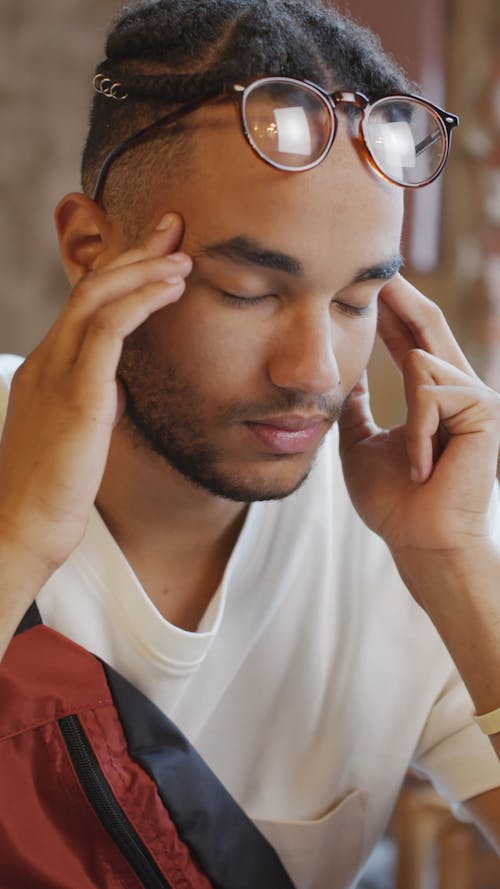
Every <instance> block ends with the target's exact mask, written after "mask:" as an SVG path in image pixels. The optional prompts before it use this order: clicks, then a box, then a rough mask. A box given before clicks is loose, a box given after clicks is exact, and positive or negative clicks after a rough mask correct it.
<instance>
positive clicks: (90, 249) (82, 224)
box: [55, 192, 111, 284]
mask: <svg viewBox="0 0 500 889" xmlns="http://www.w3.org/2000/svg"><path fill="white" fill-rule="evenodd" d="M55 223H56V228H57V234H58V238H59V248H60V251H61V258H62V262H63V265H64V268H65V270H66V274H67V276H68V278H69V281H70V282H71V284H76V282H77V281H79V280H80V278H81V277H83V275H85V274H87V272H90V271H91V270H92V269H94V268H96V266H97V265H98V264H99V261H100V259H101V257H102V255H103V253H104V252H105V251H106V250H107V248H108V246H109V244H108V242H109V240H110V238H111V226H110V221H109V218H108V216H107V215H106V213H105V212H104V211H103V210H102V209H101V208H100V207H99V206H98V205H97V204H96V203H95V202H94V201H91V200H90V198H88V197H86V196H85V195H84V194H80V193H78V192H73V193H71V194H68V195H66V196H65V197H64V198H62V200H61V201H60V202H59V204H58V205H57V207H56V209H55Z"/></svg>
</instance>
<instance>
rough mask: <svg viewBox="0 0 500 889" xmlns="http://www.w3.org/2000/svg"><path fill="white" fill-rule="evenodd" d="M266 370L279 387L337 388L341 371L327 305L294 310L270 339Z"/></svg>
mask: <svg viewBox="0 0 500 889" xmlns="http://www.w3.org/2000/svg"><path fill="white" fill-rule="evenodd" d="M268 374H269V378H270V380H271V382H272V383H273V384H274V385H275V386H277V387H279V388H281V389H294V390H295V391H300V392H304V393H307V394H309V395H316V396H318V395H326V394H327V393H329V392H332V391H336V390H337V389H338V387H339V384H340V372H339V367H338V364H337V359H336V355H335V346H334V331H333V324H332V319H331V316H330V310H329V308H328V307H322V308H316V309H314V310H309V311H302V312H300V313H298V312H297V313H293V315H292V316H291V317H290V318H289V319H288V322H287V324H286V325H284V326H283V328H282V329H281V330H280V331H279V334H277V336H276V339H273V351H272V354H271V356H270V358H269V361H268Z"/></svg>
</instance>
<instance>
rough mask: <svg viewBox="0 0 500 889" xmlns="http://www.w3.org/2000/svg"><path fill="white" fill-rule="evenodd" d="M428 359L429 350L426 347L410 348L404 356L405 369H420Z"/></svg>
mask: <svg viewBox="0 0 500 889" xmlns="http://www.w3.org/2000/svg"><path fill="white" fill-rule="evenodd" d="M426 360H427V352H426V351H425V350H424V349H409V350H408V352H407V353H406V355H405V356H404V358H403V369H404V371H406V372H409V373H411V372H412V371H417V370H420V369H421V368H422V367H423V365H424V364H425V362H426Z"/></svg>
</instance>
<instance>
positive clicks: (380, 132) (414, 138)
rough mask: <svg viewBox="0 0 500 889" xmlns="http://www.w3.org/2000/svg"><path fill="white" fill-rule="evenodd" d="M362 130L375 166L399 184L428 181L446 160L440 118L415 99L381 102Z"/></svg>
mask: <svg viewBox="0 0 500 889" xmlns="http://www.w3.org/2000/svg"><path fill="white" fill-rule="evenodd" d="M362 127H363V133H364V137H365V141H366V144H367V146H368V149H369V151H370V152H371V155H372V157H373V159H374V161H375V163H376V164H377V165H378V167H379V168H380V170H381V171H382V172H383V173H385V175H387V176H388V177H389V178H390V179H392V180H393V181H395V182H399V183H400V184H401V185H407V186H412V185H421V184H422V183H424V182H428V181H429V180H430V179H432V178H433V177H434V176H435V175H436V173H437V172H438V171H439V170H440V169H441V167H442V165H443V163H444V161H445V159H446V146H447V137H446V130H445V128H444V125H443V123H442V122H441V119H440V118H439V117H438V115H437V114H436V113H435V112H434V111H433V110H432V109H431V108H428V107H427V106H425V105H423V104H420V103H419V102H417V101H415V100H412V99H397V98H394V99H392V98H390V97H389V98H387V99H381V100H380V101H379V102H376V103H375V104H374V106H373V107H372V108H371V109H370V110H369V111H368V113H367V115H366V117H365V119H364V121H363V124H362Z"/></svg>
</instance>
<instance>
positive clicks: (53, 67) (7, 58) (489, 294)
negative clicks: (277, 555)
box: [0, 0, 500, 424]
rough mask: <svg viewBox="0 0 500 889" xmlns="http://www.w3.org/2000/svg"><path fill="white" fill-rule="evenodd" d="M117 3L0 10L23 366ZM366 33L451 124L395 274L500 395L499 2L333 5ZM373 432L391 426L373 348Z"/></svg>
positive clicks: (386, 370)
mask: <svg viewBox="0 0 500 889" xmlns="http://www.w3.org/2000/svg"><path fill="white" fill-rule="evenodd" d="M120 5H121V4H120V2H118V0H44V2H43V3H39V2H38V0H2V2H1V3H0V50H1V51H0V69H1V77H0V105H1V114H2V132H3V138H2V139H1V140H0V230H1V238H0V268H1V270H2V274H1V284H0V351H2V352H5V351H8V352H17V353H22V354H26V353H27V352H29V351H30V350H31V349H32V348H33V347H34V345H35V344H36V343H37V342H38V341H39V339H40V338H41V336H42V335H43V333H44V331H45V330H46V329H47V327H48V325H49V324H50V322H51V321H52V320H53V318H54V317H55V315H56V313H57V311H58V310H59V308H60V307H61V305H62V304H63V301H64V299H65V298H66V295H67V292H68V288H67V285H66V281H65V279H64V276H63V273H62V271H61V268H60V264H59V258H58V251H57V243H56V237H55V231H54V226H53V221H52V219H53V208H54V206H55V205H56V203H57V201H58V199H59V198H60V197H61V196H62V195H63V194H64V193H65V192H67V191H72V190H74V189H78V188H79V160H80V153H81V146H82V142H83V139H84V134H85V129H86V121H87V114H88V107H89V103H90V99H91V85H90V79H91V73H92V72H93V70H94V67H95V65H96V63H97V62H98V61H99V60H100V59H101V57H102V55H103V52H102V48H103V43H104V32H105V28H106V26H107V24H108V22H109V19H110V17H111V16H112V15H113V13H114V12H115V11H116V10H117V9H118V8H119V7H120ZM338 5H340V7H341V8H342V9H344V10H347V11H350V12H351V14H352V15H353V16H354V17H355V18H357V19H358V20H360V21H361V22H363V23H364V24H368V25H370V26H371V27H372V28H373V29H374V30H376V31H377V32H378V33H379V34H380V35H381V37H382V42H383V44H384V46H385V47H386V48H387V49H389V50H390V51H391V52H392V54H393V55H394V56H395V57H396V58H397V60H398V61H399V62H400V63H402V64H403V66H404V67H405V68H406V70H407V71H408V72H409V74H410V76H411V77H412V78H413V79H415V80H417V81H418V82H419V83H420V84H421V85H422V87H423V90H424V92H425V94H426V95H427V97H428V98H430V99H431V100H434V101H435V102H436V103H437V104H440V103H442V104H445V105H446V107H447V108H449V109H450V110H451V111H454V112H455V113H457V114H459V115H460V118H461V126H460V128H459V130H458V131H455V138H454V145H453V150H452V156H451V160H450V162H449V165H448V169H447V171H446V173H445V176H444V178H443V179H442V180H439V181H438V182H437V183H435V184H433V185H432V186H430V187H429V188H427V189H425V190H423V191H421V192H420V193H419V194H418V195H416V196H411V197H410V198H409V199H408V208H407V232H406V239H405V256H406V259H407V267H406V274H407V276H408V277H409V278H410V279H411V280H412V281H414V282H415V283H416V284H417V285H418V286H419V287H420V288H421V289H423V290H424V292H425V293H426V294H427V295H429V296H430V297H432V298H433V299H435V300H436V301H437V302H438V303H439V304H440V305H441V306H442V307H443V309H444V310H445V312H446V314H447V316H448V318H449V320H450V323H451V325H452V327H453V329H454V331H455V332H456V335H457V336H458V338H459V340H460V342H461V343H462V345H463V347H464V349H465V350H466V352H467V354H468V356H469V358H470V360H471V361H472V363H473V364H474V366H475V368H476V369H477V370H478V371H479V372H480V373H481V374H482V375H483V377H485V378H486V379H487V380H488V381H489V382H490V383H491V384H492V385H493V386H495V387H496V388H498V389H500V146H499V139H498V133H499V130H500V3H499V2H498V0H420V2H419V3H418V4H417V3H414V2H413V0H377V2H376V3H374V2H373V0H338ZM372 388H373V391H374V402H375V410H376V414H377V418H378V419H379V422H381V423H383V424H385V423H389V422H393V421H395V420H397V419H398V418H399V417H401V416H402V413H403V410H404V409H403V402H402V396H401V387H400V383H399V379H398V376H397V374H396V373H395V372H393V370H392V368H391V367H390V362H389V361H388V359H386V358H385V355H384V353H383V350H382V349H381V348H378V349H377V350H376V353H375V357H374V361H373V374H372Z"/></svg>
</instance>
